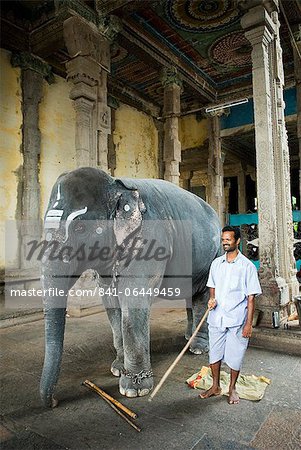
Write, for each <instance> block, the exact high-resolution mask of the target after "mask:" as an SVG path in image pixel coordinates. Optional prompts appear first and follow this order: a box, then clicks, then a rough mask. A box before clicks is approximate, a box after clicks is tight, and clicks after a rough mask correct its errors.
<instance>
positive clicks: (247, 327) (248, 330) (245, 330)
mask: <svg viewBox="0 0 301 450" xmlns="http://www.w3.org/2000/svg"><path fill="white" fill-rule="evenodd" d="M242 336H243V337H244V338H250V337H251V336H252V325H249V324H248V323H246V324H245V326H244V327H243V329H242Z"/></svg>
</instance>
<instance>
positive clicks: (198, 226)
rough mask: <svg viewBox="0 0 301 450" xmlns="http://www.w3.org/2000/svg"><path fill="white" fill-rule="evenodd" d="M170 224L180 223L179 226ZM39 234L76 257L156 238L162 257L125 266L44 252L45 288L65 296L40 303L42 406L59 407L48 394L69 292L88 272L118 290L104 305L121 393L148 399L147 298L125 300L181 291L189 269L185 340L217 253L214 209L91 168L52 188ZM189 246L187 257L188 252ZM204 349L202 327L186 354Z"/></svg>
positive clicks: (201, 307)
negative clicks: (92, 247) (86, 249)
mask: <svg viewBox="0 0 301 450" xmlns="http://www.w3.org/2000/svg"><path fill="white" fill-rule="evenodd" d="M153 221H157V222H153ZM158 221H160V222H158ZM154 224H155V225H154ZM156 224H157V225H156ZM176 224H180V226H179V228H177V227H178V225H176ZM181 224H182V226H181ZM187 224H189V226H188V225H187ZM188 228H189V230H188ZM45 236H46V240H48V241H52V240H55V241H56V242H58V243H59V244H58V245H59V246H62V247H63V246H66V245H68V246H70V248H73V250H74V249H75V250H78V254H77V255H81V253H80V248H81V245H83V244H85V245H89V243H91V244H92V242H95V240H96V239H97V241H98V243H99V247H100V248H102V247H103V246H109V247H110V248H111V249H116V248H117V249H120V248H121V249H123V252H124V253H123V255H126V253H127V251H128V249H129V248H130V246H131V244H132V243H133V241H135V239H136V241H135V242H136V247H137V246H138V247H139V245H140V244H141V242H142V239H144V238H147V240H148V242H150V239H152V238H155V239H157V240H158V242H159V243H160V246H162V248H163V247H164V248H165V250H166V253H165V255H164V257H162V258H149V260H147V261H146V260H142V261H141V260H137V259H136V258H132V259H131V260H130V261H128V262H127V263H126V262H125V260H120V259H119V257H120V253H118V252H116V253H115V254H114V255H115V256H113V257H112V258H109V259H107V260H106V261H103V260H102V261H101V262H100V261H99V259H97V258H95V259H94V260H93V258H92V260H91V259H90V260H89V261H88V260H87V258H84V257H83V258H81V257H77V258H73V259H72V258H71V259H72V260H70V258H69V260H68V258H66V257H65V256H64V255H63V253H62V254H61V255H60V256H61V257H60V258H56V259H53V260H51V258H49V254H50V249H47V251H46V253H45V255H44V257H43V259H42V281H43V288H44V289H46V290H47V289H48V288H50V287H52V288H53V287H57V288H58V289H61V292H63V293H64V295H62V294H61V295H60V296H59V297H53V295H52V297H50V296H48V297H46V298H45V299H44V311H45V361H44V367H43V373H42V378H41V386H40V391H41V398H42V401H43V403H44V404H45V405H46V406H52V407H53V406H56V404H57V402H56V400H54V397H53V393H54V388H55V385H56V383H57V380H58V375H59V370H60V364H61V357H62V351H63V340H64V328H65V313H66V302H67V293H68V289H70V287H71V286H72V285H73V284H74V283H75V281H76V279H77V278H78V277H79V276H80V275H81V273H82V272H83V271H85V270H86V269H94V270H95V271H96V272H97V273H98V274H99V276H100V280H101V282H102V283H103V284H102V285H106V286H111V287H112V286H114V287H116V286H117V292H118V297H111V296H108V295H107V296H104V297H103V302H104V305H105V307H106V309H107V313H108V317H109V320H110V324H111V327H112V331H113V339H114V346H115V349H116V352H117V356H116V359H115V361H114V362H113V363H112V366H111V371H112V373H113V375H115V376H120V381H119V389H120V392H121V394H123V395H126V396H127V397H136V396H143V395H147V394H148V393H149V392H150V390H151V389H152V387H153V377H152V372H151V363H150V348H149V316H150V307H151V302H152V298H151V297H152V296H151V295H143V293H142V294H141V295H140V294H139V295H138V296H135V297H133V296H128V295H125V294H124V293H125V289H126V288H128V289H131V290H133V289H134V288H136V289H137V290H138V292H139V293H140V291H139V289H140V288H144V289H145V290H147V289H148V288H151V289H153V288H155V287H157V288H160V291H161V292H162V288H163V287H167V288H168V287H171V288H172V289H173V288H174V287H176V284H177V283H180V285H181V281H179V277H177V276H178V275H181V274H182V273H186V272H185V270H186V267H189V266H190V265H191V267H190V268H189V270H188V272H189V271H191V274H192V277H191V278H192V287H191V289H192V291H191V292H190V293H189V292H188V290H187V286H186V284H185V283H186V279H184V278H185V277H184V278H183V280H184V281H183V285H181V287H182V291H181V295H180V297H181V298H186V299H187V298H188V296H190V297H191V298H190V305H189V306H190V307H191V308H192V309H190V310H189V309H188V313H189V314H188V319H189V320H190V323H189V324H188V331H187V333H188V334H191V330H193V329H194V328H195V326H196V324H197V323H198V321H199V319H200V317H201V316H202V314H203V313H204V311H205V309H206V305H207V299H208V289H207V288H206V281H207V277H208V272H209V267H210V264H211V262H212V260H213V259H214V258H215V257H216V255H217V254H218V252H219V248H220V224H219V221H218V218H217V215H216V214H215V212H214V210H213V209H212V208H211V207H210V206H209V205H208V204H206V203H205V202H204V201H203V200H201V199H200V198H198V197H196V196H195V195H193V194H192V193H190V192H187V191H185V190H183V189H181V188H179V187H177V186H175V185H173V184H172V183H169V182H167V181H163V180H153V179H147V180H140V179H135V180H133V179H115V178H113V177H111V176H109V175H107V174H106V173H105V172H103V171H101V170H98V169H95V168H80V169H77V170H75V171H73V172H70V173H67V174H63V175H61V177H59V179H58V180H57V182H56V184H55V185H54V188H53V190H52V194H51V198H50V201H49V205H48V210H47V212H46V216H45ZM137 239H138V241H137ZM139 239H140V240H139ZM190 241H191V242H190ZM137 242H138V244H137ZM189 242H190V244H191V251H192V253H190V252H186V247H189ZM59 248H61V247H59ZM186 253H187V254H186ZM190 282H191V279H190ZM56 292H58V290H57V291H56ZM206 349H207V329H206V326H205V327H204V328H203V329H202V331H201V332H199V334H198V336H197V337H196V339H195V341H194V343H193V344H192V348H191V351H192V352H195V353H198V352H200V351H202V350H206Z"/></svg>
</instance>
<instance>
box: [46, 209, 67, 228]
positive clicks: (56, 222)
mask: <svg viewBox="0 0 301 450" xmlns="http://www.w3.org/2000/svg"><path fill="white" fill-rule="evenodd" d="M63 213H64V211H63V210H62V209H50V210H49V211H48V212H47V214H46V218H45V225H44V227H45V228H55V229H58V228H59V227H60V221H61V218H62V215H63Z"/></svg>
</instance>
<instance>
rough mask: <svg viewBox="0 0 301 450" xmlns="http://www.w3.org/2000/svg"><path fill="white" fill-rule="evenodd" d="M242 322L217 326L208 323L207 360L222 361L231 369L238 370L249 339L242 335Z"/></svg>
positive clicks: (211, 361)
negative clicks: (234, 325) (229, 325)
mask: <svg viewBox="0 0 301 450" xmlns="http://www.w3.org/2000/svg"><path fill="white" fill-rule="evenodd" d="M243 327H244V324H243V325H240V326H237V327H229V328H218V327H213V326H212V325H209V362H210V364H214V363H216V362H218V361H224V362H225V363H226V364H227V366H228V367H230V368H231V369H233V370H240V368H241V365H242V362H243V358H244V355H245V352H246V350H247V347H248V343H249V339H248V338H244V337H243V336H242V330H243Z"/></svg>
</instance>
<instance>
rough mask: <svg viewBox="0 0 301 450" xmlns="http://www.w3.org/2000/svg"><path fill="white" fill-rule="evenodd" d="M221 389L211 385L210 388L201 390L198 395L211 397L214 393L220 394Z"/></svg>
mask: <svg viewBox="0 0 301 450" xmlns="http://www.w3.org/2000/svg"><path fill="white" fill-rule="evenodd" d="M221 393H222V390H221V388H220V387H219V386H218V387H213V386H212V387H211V388H210V389H208V390H207V391H205V392H203V393H202V394H200V395H199V397H201V398H209V397H212V396H214V395H221Z"/></svg>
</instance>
